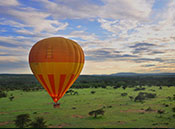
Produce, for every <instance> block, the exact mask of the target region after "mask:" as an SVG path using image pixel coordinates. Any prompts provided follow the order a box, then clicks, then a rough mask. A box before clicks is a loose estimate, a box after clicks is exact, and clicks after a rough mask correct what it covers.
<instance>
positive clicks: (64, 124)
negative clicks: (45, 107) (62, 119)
mask: <svg viewBox="0 0 175 129" xmlns="http://www.w3.org/2000/svg"><path fill="white" fill-rule="evenodd" d="M69 125H70V124H67V123H62V124H60V125H56V126H49V128H64V127H65V126H69Z"/></svg>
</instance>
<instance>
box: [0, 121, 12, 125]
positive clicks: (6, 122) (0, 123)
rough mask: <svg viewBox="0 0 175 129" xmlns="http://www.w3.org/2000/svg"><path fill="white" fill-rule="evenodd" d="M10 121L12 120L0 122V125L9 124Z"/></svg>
mask: <svg viewBox="0 0 175 129" xmlns="http://www.w3.org/2000/svg"><path fill="white" fill-rule="evenodd" d="M10 123H12V122H10V121H5V122H0V126H3V125H7V124H10Z"/></svg>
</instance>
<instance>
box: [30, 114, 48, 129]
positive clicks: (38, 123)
mask: <svg viewBox="0 0 175 129" xmlns="http://www.w3.org/2000/svg"><path fill="white" fill-rule="evenodd" d="M30 125H31V127H32V128H47V125H46V121H44V118H43V117H37V118H35V121H32V122H31V123H30Z"/></svg>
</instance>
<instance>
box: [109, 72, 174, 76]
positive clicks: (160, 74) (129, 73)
mask: <svg viewBox="0 0 175 129" xmlns="http://www.w3.org/2000/svg"><path fill="white" fill-rule="evenodd" d="M110 76H175V73H132V72H126V73H125V72H122V73H114V74H110Z"/></svg>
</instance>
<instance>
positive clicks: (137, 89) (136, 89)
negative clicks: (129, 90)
mask: <svg viewBox="0 0 175 129" xmlns="http://www.w3.org/2000/svg"><path fill="white" fill-rule="evenodd" d="M139 90H145V88H141V87H140V88H135V89H134V91H139Z"/></svg>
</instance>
